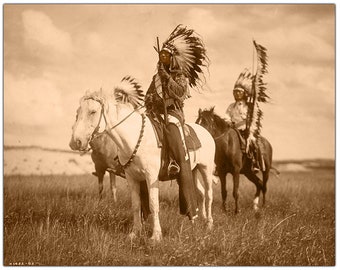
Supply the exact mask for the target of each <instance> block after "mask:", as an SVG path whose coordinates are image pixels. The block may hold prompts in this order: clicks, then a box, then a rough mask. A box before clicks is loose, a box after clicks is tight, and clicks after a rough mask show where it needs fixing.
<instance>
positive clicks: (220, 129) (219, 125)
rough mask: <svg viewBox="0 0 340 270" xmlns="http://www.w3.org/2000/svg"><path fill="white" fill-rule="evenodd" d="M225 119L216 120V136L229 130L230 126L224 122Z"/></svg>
mask: <svg viewBox="0 0 340 270" xmlns="http://www.w3.org/2000/svg"><path fill="white" fill-rule="evenodd" d="M222 121H224V120H223V119H219V120H217V121H216V120H215V131H214V133H215V134H214V137H218V136H220V135H222V134H224V133H226V132H227V131H228V130H229V126H228V125H227V124H226V123H223V122H222Z"/></svg>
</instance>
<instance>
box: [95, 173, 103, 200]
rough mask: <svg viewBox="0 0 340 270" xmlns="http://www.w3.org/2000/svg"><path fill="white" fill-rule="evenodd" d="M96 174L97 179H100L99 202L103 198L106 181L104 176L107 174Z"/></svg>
mask: <svg viewBox="0 0 340 270" xmlns="http://www.w3.org/2000/svg"><path fill="white" fill-rule="evenodd" d="M96 174H97V177H98V187H99V189H98V191H99V200H102V198H103V189H104V187H103V180H104V174H105V172H104V173H103V172H102V171H99V170H96Z"/></svg>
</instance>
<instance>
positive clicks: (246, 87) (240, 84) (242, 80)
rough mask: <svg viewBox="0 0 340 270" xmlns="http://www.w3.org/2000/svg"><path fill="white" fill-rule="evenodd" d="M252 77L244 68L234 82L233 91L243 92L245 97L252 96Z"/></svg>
mask: <svg viewBox="0 0 340 270" xmlns="http://www.w3.org/2000/svg"><path fill="white" fill-rule="evenodd" d="M253 78H254V76H252V75H251V73H250V71H249V70H248V69H247V68H245V69H244V70H243V71H242V72H241V73H240V76H239V77H238V79H237V80H236V82H235V85H234V90H233V91H235V90H240V91H244V92H245V94H246V96H250V95H251V94H252V83H253Z"/></svg>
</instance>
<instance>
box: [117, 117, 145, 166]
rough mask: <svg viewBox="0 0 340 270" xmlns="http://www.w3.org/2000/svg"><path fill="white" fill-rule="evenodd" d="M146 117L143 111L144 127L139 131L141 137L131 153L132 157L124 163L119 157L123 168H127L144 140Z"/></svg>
mask: <svg viewBox="0 0 340 270" xmlns="http://www.w3.org/2000/svg"><path fill="white" fill-rule="evenodd" d="M145 119H146V116H145V114H144V113H143V114H142V128H141V130H140V133H139V138H138V141H137V143H136V146H135V149H134V150H133V152H132V154H131V157H130V158H129V160H128V161H127V162H126V163H125V164H124V165H122V164H121V163H120V161H119V159H118V162H119V164H120V166H122V168H123V169H126V168H127V167H128V166H129V165H130V164H131V162H132V160H133V159H134V157H135V156H136V154H137V151H138V148H139V146H140V143H141V142H142V138H143V135H144V128H145Z"/></svg>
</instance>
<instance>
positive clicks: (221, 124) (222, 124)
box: [203, 107, 230, 130]
mask: <svg viewBox="0 0 340 270" xmlns="http://www.w3.org/2000/svg"><path fill="white" fill-rule="evenodd" d="M203 112H207V113H209V115H210V117H211V118H212V119H213V121H214V123H215V125H216V127H217V129H219V130H226V129H228V128H230V125H229V124H228V123H227V122H226V121H225V120H224V119H223V118H222V117H221V116H219V115H218V114H216V113H215V112H214V107H212V108H210V109H206V110H204V111H203Z"/></svg>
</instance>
